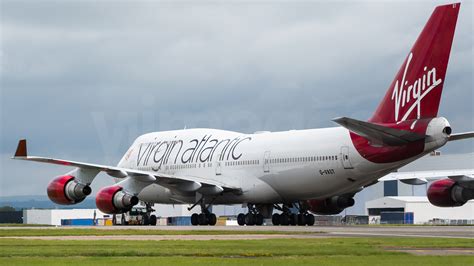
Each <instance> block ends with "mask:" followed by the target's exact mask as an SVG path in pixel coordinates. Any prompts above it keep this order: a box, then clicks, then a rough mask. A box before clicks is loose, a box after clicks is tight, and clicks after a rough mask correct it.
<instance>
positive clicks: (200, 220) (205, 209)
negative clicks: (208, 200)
mask: <svg viewBox="0 0 474 266" xmlns="http://www.w3.org/2000/svg"><path fill="white" fill-rule="evenodd" d="M198 204H199V205H200V206H201V213H199V214H198V213H193V214H192V215H191V224H192V225H216V223H217V216H216V215H215V214H214V213H212V212H210V211H209V208H210V206H211V204H208V205H207V206H206V204H205V203H204V200H203V199H202V198H201V199H200V200H199V201H198V202H196V203H195V204H194V205H193V206H191V207H190V208H188V210H191V209H193V208H194V207H195V206H196V205H198Z"/></svg>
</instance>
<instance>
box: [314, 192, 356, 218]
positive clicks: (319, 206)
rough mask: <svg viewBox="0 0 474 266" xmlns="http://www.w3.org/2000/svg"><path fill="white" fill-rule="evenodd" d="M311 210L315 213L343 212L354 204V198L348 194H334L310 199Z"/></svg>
mask: <svg viewBox="0 0 474 266" xmlns="http://www.w3.org/2000/svg"><path fill="white" fill-rule="evenodd" d="M306 203H307V204H308V206H309V211H311V212H312V213H315V214H322V215H331V214H338V213H341V212H342V211H343V210H344V209H345V208H348V207H351V206H354V203H355V201H354V198H352V197H348V196H333V197H330V198H327V199H323V200H318V199H313V200H308V201H306Z"/></svg>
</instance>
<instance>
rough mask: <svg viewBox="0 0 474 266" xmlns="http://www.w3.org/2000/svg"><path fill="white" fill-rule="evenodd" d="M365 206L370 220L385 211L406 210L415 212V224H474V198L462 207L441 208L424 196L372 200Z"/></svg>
mask: <svg viewBox="0 0 474 266" xmlns="http://www.w3.org/2000/svg"><path fill="white" fill-rule="evenodd" d="M365 207H366V214H367V215H369V220H370V219H371V218H370V217H379V216H380V215H381V213H383V212H385V213H389V212H405V213H413V217H412V218H413V223H414V224H428V223H432V224H433V223H434V224H474V201H472V200H471V201H469V202H467V203H466V204H464V205H463V206H460V207H453V208H441V207H436V206H434V205H431V203H430V202H429V201H428V198H427V197H424V196H398V197H383V198H379V199H375V200H371V201H368V202H366V203H365ZM372 219H373V218H372Z"/></svg>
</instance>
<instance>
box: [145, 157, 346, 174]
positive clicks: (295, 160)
mask: <svg viewBox="0 0 474 266" xmlns="http://www.w3.org/2000/svg"><path fill="white" fill-rule="evenodd" d="M336 160H337V155H331V156H309V157H288V158H274V159H265V163H266V164H268V163H271V164H277V163H299V162H319V161H336ZM259 164H260V160H242V161H231V162H225V166H239V165H259ZM201 167H202V168H205V167H212V163H202V164H196V163H193V164H176V165H167V166H166V167H165V168H166V170H181V169H191V168H201ZM138 169H139V170H145V171H146V170H152V169H151V167H138Z"/></svg>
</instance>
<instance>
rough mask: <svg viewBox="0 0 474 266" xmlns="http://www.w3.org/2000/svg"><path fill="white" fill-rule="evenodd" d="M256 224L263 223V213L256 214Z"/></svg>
mask: <svg viewBox="0 0 474 266" xmlns="http://www.w3.org/2000/svg"><path fill="white" fill-rule="evenodd" d="M255 224H256V225H263V215H261V214H260V213H259V214H257V215H255Z"/></svg>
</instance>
